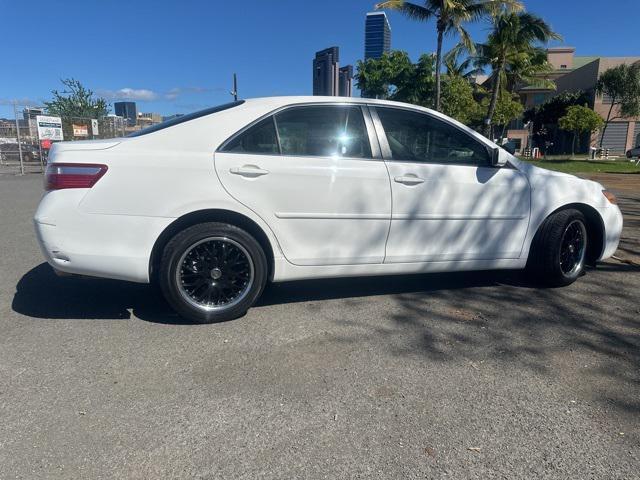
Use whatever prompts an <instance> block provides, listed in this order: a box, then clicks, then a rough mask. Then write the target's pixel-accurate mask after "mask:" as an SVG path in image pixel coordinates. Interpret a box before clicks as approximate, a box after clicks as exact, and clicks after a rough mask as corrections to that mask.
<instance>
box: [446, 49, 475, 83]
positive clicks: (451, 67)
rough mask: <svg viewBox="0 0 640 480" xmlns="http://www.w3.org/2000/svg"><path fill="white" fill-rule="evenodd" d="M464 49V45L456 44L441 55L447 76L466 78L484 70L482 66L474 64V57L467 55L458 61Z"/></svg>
mask: <svg viewBox="0 0 640 480" xmlns="http://www.w3.org/2000/svg"><path fill="white" fill-rule="evenodd" d="M464 50H465V49H464V45H462V44H458V45H456V46H455V47H453V48H452V49H451V50H449V51H448V52H447V53H445V54H444V56H443V57H442V63H443V65H444V69H445V71H446V72H447V76H448V77H451V78H453V77H456V78H458V77H459V78H464V79H467V80H468V79H470V78H472V77H474V76H475V75H478V74H481V73H483V72H484V70H483V68H482V67H478V66H476V65H475V58H474V57H467V58H465V59H464V60H462V61H460V60H461V59H460V57H461V55H462V53H463V51H464Z"/></svg>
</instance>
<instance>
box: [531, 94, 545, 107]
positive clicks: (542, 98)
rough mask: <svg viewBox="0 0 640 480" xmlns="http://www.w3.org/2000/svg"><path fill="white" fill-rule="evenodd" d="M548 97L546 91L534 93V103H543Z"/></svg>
mask: <svg viewBox="0 0 640 480" xmlns="http://www.w3.org/2000/svg"><path fill="white" fill-rule="evenodd" d="M546 99H547V94H546V93H534V94H533V104H534V105H541V104H543V103H544V102H545V100H546Z"/></svg>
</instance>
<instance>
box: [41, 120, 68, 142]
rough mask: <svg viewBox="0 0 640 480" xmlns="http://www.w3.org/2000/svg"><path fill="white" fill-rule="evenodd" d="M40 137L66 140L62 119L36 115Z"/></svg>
mask: <svg viewBox="0 0 640 480" xmlns="http://www.w3.org/2000/svg"><path fill="white" fill-rule="evenodd" d="M36 123H37V125H38V138H39V139H40V140H56V141H57V140H64V136H63V135H62V119H61V118H60V117H50V116H47V115H36Z"/></svg>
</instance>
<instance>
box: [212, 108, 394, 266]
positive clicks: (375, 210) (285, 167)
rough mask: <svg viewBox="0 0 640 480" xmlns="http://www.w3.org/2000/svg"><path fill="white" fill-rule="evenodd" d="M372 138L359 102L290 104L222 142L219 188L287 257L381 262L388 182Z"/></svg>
mask: <svg viewBox="0 0 640 480" xmlns="http://www.w3.org/2000/svg"><path fill="white" fill-rule="evenodd" d="M365 114H366V116H365ZM367 124H369V127H367ZM370 136H371V137H370ZM372 139H373V140H375V133H374V130H373V127H372V125H371V121H370V119H369V117H368V113H367V111H366V108H363V107H361V106H359V105H348V104H338V105H336V104H332V105H328V104H327V105H323V104H312V105H299V106H292V107H288V108H286V109H284V110H281V111H279V112H276V113H275V114H273V115H270V116H268V117H266V118H264V119H262V120H260V121H259V122H257V123H255V124H254V125H252V126H250V127H249V128H248V129H246V130H245V131H242V132H240V133H239V134H237V135H236V136H235V137H232V139H230V140H229V141H227V142H226V143H225V144H224V145H223V146H222V147H221V148H219V149H218V152H216V154H215V168H216V171H217V173H218V176H219V178H220V180H221V181H222V184H223V185H224V187H225V189H226V190H227V191H228V192H229V193H230V194H231V195H232V196H233V197H234V198H235V199H236V200H238V201H239V202H241V203H243V204H244V205H245V206H247V207H249V208H250V209H252V210H253V211H254V212H255V213H257V214H258V215H259V216H260V217H261V218H262V219H263V220H264V221H265V222H266V223H267V224H268V225H269V226H270V228H271V229H272V230H273V232H274V234H275V236H276V238H277V239H278V242H279V244H280V246H281V248H282V251H283V253H284V256H285V257H286V258H287V260H289V261H290V262H291V263H293V264H296V265H339V264H343V265H347V264H363V263H382V262H383V260H384V248H385V242H386V239H387V234H388V231H389V224H390V221H391V187H390V185H389V176H388V174H387V169H386V166H385V163H384V161H382V159H381V158H379V153H378V154H377V155H373V154H372V145H373V146H374V148H376V149H377V143H376V141H374V142H371V140H372ZM374 153H377V150H376V151H375V152H374ZM375 156H377V157H378V158H374V157H375Z"/></svg>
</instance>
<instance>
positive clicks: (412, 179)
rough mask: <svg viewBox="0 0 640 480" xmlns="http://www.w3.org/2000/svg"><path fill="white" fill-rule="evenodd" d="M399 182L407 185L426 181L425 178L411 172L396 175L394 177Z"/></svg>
mask: <svg viewBox="0 0 640 480" xmlns="http://www.w3.org/2000/svg"><path fill="white" fill-rule="evenodd" d="M393 180H394V181H395V182H397V183H403V184H405V185H418V184H419V183H424V179H422V178H420V177H418V176H416V175H414V174H412V173H410V174H409V175H403V176H401V177H395V178H394V179H393Z"/></svg>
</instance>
